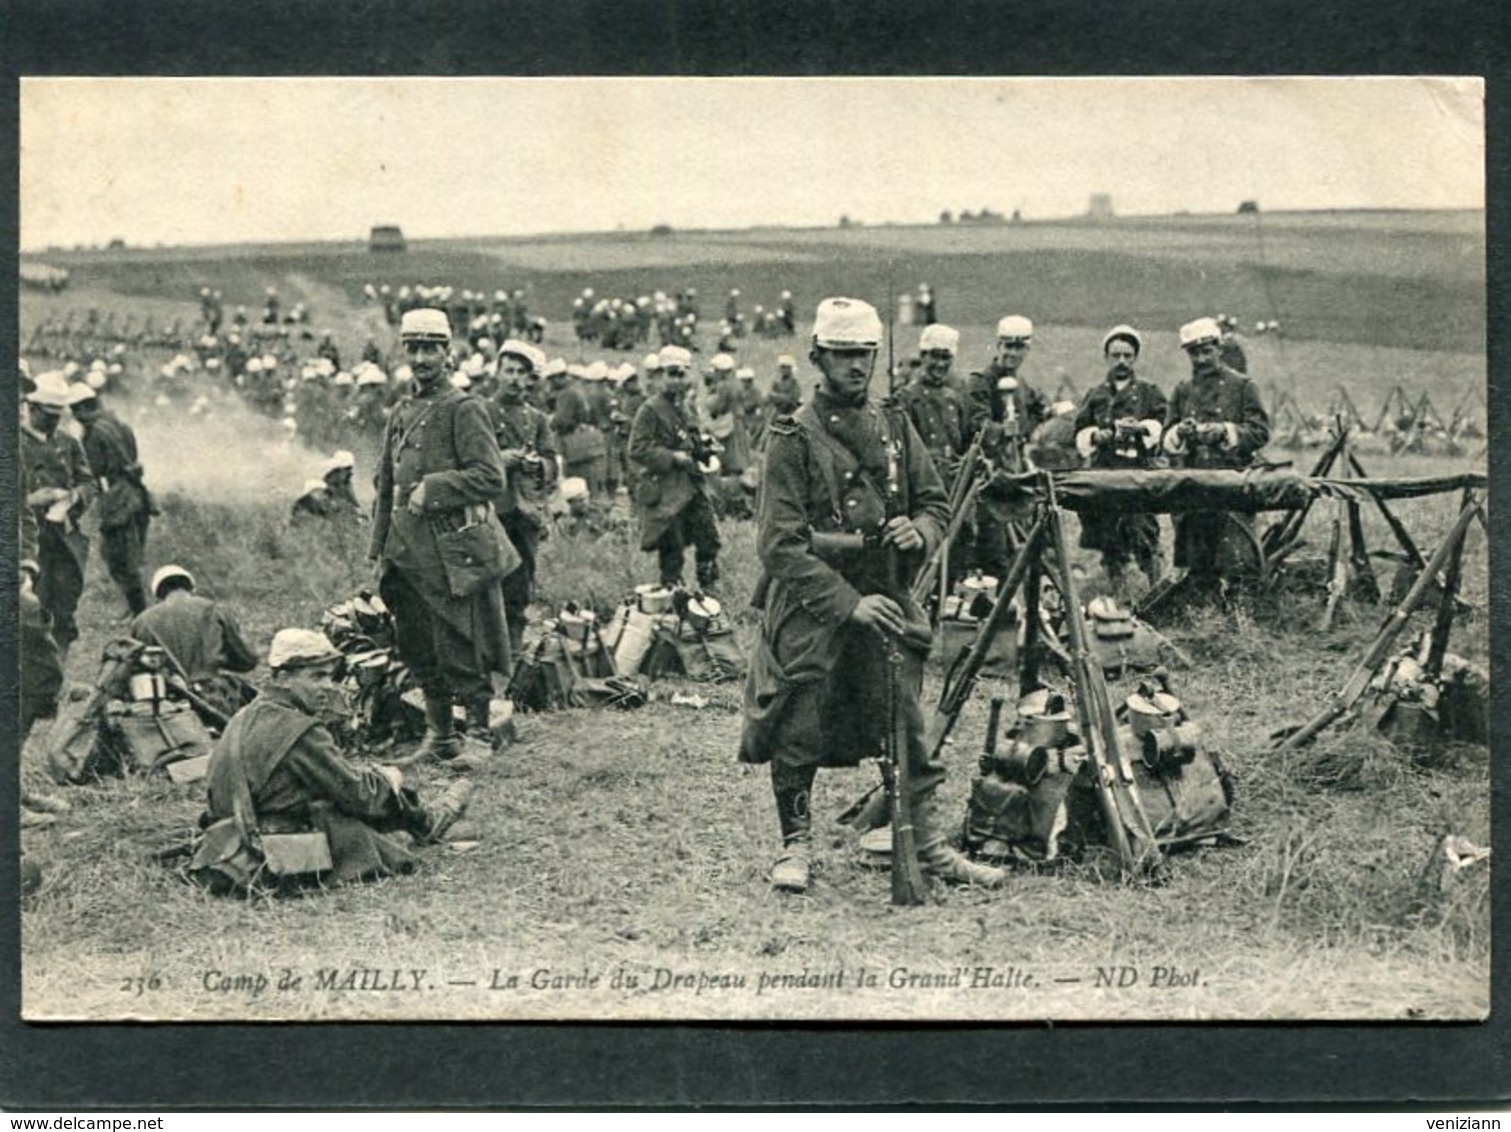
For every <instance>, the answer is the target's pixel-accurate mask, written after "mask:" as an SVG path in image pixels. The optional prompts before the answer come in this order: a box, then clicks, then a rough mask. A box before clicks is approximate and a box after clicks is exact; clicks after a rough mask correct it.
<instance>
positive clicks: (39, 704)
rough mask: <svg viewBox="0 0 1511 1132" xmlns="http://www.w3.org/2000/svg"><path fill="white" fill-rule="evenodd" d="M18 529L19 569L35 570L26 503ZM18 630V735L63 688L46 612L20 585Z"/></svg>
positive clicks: (25, 487) (33, 522)
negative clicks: (19, 727)
mask: <svg viewBox="0 0 1511 1132" xmlns="http://www.w3.org/2000/svg"><path fill="white" fill-rule="evenodd" d="M21 476H22V479H21V491H22V495H23V498H24V496H25V494H26V493H27V492H29V491H30V490H31V483H30V480H29V477H28V475H27V471H26V468H25V467H23V468H22V469H21ZM20 514H21V523H20V526H21V529H20V542H19V546H18V549H19V558H20V566H21V568H22V569H29V570H31V571H32V572H33V573H36V571H37V568H38V567H37V517H36V515H35V514H33V513H32V509H31V508H30V507H27V506H24V505H23V506H22V507H21V508H20ZM17 614H18V616H17V620H18V621H19V623H20V634H19V642H18V643H19V645H20V648H19V650H18V651H19V657H20V664H19V665H18V669H19V671H18V672H17V673H16V676H17V683H18V684H19V685H20V691H21V738H20V741H21V742H22V743H24V742H26V736H27V734H28V733H29V732H30V731H31V726H32V724H33V723H35V722H36V721H37V720H39V719H46V718H48V717H49V716H51V715H53V714H54V713H55V712H56V711H57V704H58V693H59V692H61V691H62V690H63V666H62V664H61V663H60V661H59V658H58V645H57V642H56V641H54V640H53V638H52V625H51V624H50V623H49V622H48V619H47V612H46V611H45V610H44V609H43V608H42V603H41V601H39V600H38V598H37V595H36V592H35V590H34V589H22V591H21V594H20V600H19V602H18V603H17Z"/></svg>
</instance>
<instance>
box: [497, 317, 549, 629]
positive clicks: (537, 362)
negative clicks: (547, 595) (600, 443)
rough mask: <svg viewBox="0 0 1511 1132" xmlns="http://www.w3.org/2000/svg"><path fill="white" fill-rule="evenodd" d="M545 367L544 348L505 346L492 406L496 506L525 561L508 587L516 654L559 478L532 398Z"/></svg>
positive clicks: (543, 419)
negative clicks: (498, 489)
mask: <svg viewBox="0 0 1511 1132" xmlns="http://www.w3.org/2000/svg"><path fill="white" fill-rule="evenodd" d="M545 368H546V354H545V351H544V350H542V349H541V348H540V347H539V346H536V345H534V344H532V343H530V342H522V341H520V340H519V339H518V338H510V339H508V340H507V341H506V342H504V344H503V345H502V346H500V347H499V358H498V395H497V397H496V398H495V399H494V400H493V401H491V402H489V406H488V408H489V413H490V415H491V417H492V419H493V435H494V436H495V437H496V438H497V439H498V447H499V454H500V455H501V456H502V458H503V461H504V475H505V482H504V490H503V492H502V493H501V494H500V495H499V497H498V499H497V500H496V501H495V503H494V507H495V509H496V510H497V511H498V516H499V520H500V521H501V522H502V523H503V525H504V532H505V533H506V534H507V535H508V536H509V541H510V542H511V543H512V544H513V545H514V549H515V550H516V551H517V552H518V553H519V559H520V564H519V568H518V569H516V570H514V571H512V572H511V573H510V574H509V576H508V577H506V578H505V579H504V582H503V596H504V619H505V621H506V622H507V623H508V626H509V643H510V645H511V647H512V648H514V649H516V650H517V649H519V648H521V647H522V646H523V644H524V632H525V624H526V617H525V610H526V609H527V607H528V606H529V604H530V600H531V598H532V596H533V593H534V587H535V563H536V559H537V557H538V555H539V553H540V537H541V532H542V530H543V529H544V527H545V521H546V500H547V498H548V497H549V496H550V494H551V490H552V488H553V487H554V486H555V484H556V478H557V473H558V468H557V455H556V436H555V434H554V433H553V432H552V431H551V422H550V419H549V418H548V417H547V416H546V414H545V413H543V412H541V411H540V410H539V409H537V408H536V407H535V406H534V405H532V404H530V402H529V399H528V398H529V396H530V394H531V393H532V392H534V388H535V385H536V383H537V382H538V381H539V379H540V374H541V371H542V370H544V369H545Z"/></svg>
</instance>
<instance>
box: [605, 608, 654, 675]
mask: <svg viewBox="0 0 1511 1132" xmlns="http://www.w3.org/2000/svg"><path fill="white" fill-rule="evenodd" d="M625 609H626V613H625V617H624V626H623V628H622V629H621V631H620V633H619V640H618V642H617V643H616V645H615V647H614V671H615V672H616V673H617V674H618V675H620V676H633V675H635V674H636V673H637V672H639V671H640V664H641V662H642V661H643V660H645V654H646V653H647V652H649V651H650V647H651V641H652V640H653V639H654V638H655V633H656V618H655V617H654V616H652V615H651V614H649V613H647V612H645V610H644V609H641V608H639V607H637V606H633V605H627V606H625Z"/></svg>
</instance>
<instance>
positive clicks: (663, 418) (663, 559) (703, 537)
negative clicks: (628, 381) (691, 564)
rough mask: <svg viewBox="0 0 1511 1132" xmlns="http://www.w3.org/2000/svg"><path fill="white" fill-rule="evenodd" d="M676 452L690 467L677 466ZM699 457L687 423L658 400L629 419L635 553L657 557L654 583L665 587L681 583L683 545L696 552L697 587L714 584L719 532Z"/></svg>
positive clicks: (698, 442) (694, 434)
mask: <svg viewBox="0 0 1511 1132" xmlns="http://www.w3.org/2000/svg"><path fill="white" fill-rule="evenodd" d="M678 452H686V453H687V454H688V455H689V456H691V457H692V459H693V461H694V463H693V465H692V466H689V467H679V466H678V465H677V463H676V460H675V457H676V454H677V453H678ZM702 455H703V451H702V443H701V440H700V438H699V435H698V432H697V430H696V428H695V426H694V424H693V422H692V421H691V420H690V419H689V417H688V415H687V414H686V413H685V412H684V410H683V409H682V407H681V406H679V405H676V404H673V403H672V401H670V400H669V399H668V398H667V397H665V396H664V395H660V394H658V395H657V396H655V397H652V398H650V400H648V401H646V403H645V404H644V405H642V406H641V407H640V411H639V412H638V413H636V414H635V423H634V424H633V425H632V426H631V427H630V464H631V466H632V467H633V468H634V471H635V478H634V483H633V486H632V498H633V500H634V503H635V511H636V515H637V517H638V518H639V520H640V549H641V550H645V551H655V552H656V553H657V555H658V558H659V563H660V568H661V579H660V580H661V582H662V583H663V584H666V585H679V584H681V581H682V566H683V557H684V552H685V550H686V547H687V546H688V544H689V543H690V544H692V546H693V547H694V549H695V551H696V553H697V561H698V582H699V584H700V585H703V586H711V585H712V584H713V583H714V582H715V581H717V580H718V574H719V568H718V555H719V547H720V542H719V528H718V525H717V524H716V523H715V522H714V514H713V508H712V506H711V505H710V503H709V499H708V489H707V485H706V484H705V483H704V480H703V473H702V471H701V470H699V468H698V467H697V463H696V462H697V460H698V459H699V458H700V457H701V456H702Z"/></svg>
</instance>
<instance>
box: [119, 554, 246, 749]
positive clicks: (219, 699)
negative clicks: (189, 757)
mask: <svg viewBox="0 0 1511 1132" xmlns="http://www.w3.org/2000/svg"><path fill="white" fill-rule="evenodd" d="M150 589H151V590H152V596H153V598H154V600H155V601H156V603H157V604H155V605H153V606H151V607H150V608H148V609H146V610H145V611H143V612H142V613H140V614H138V615H137V616H136V617H135V618H134V619H133V620H132V622H131V635H132V636H133V637H135V638H136V639H137V640H139V641H142V642H144V643H146V644H149V645H157V646H158V647H159V648H161V649H163V650H164V651H165V652H167V654H168V656H169V657H170V658H171V662H172V666H173V669H174V670H175V671H176V672H177V673H178V674H179V675H180V676H182V677H183V679H184V680H185V682H187V683H188V685H189V689H190V691H192V692H194V693H195V694H196V695H198V696H199V697H200V698H201V699H203V700H205V701H206V702H208V703H209V704H210V705H211V706H212V707H213V708H215V709H216V710H217V711H219V712H220V713H221V715H223V716H229V715H231V714H233V713H234V712H235V711H236V710H237V709H238V708H240V707H241V706H242V705H243V704H244V703H246V702H247V701H248V700H249V699H251V696H252V690H251V688H250V686H249V685H248V684H247V683H246V681H245V680H243V679H241V678H240V677H239V676H237V675H236V673H240V672H250V671H252V669H254V668H256V667H257V654H256V653H254V652H253V651H252V649H251V647H250V646H249V645H248V644H247V642H246V638H244V637H243V636H242V634H241V626H240V624H239V623H238V622H237V620H236V616H235V615H234V614H233V613H232V612H231V611H230V610H229V609H227V608H226V607H225V606H223V605H221V604H220V603H219V602H217V601H212V600H211V599H210V598H207V597H203V596H201V595H200V594H197V593H195V592H194V591H195V581H194V575H192V574H191V573H189V571H188V570H186V569H184V568H183V567H182V566H179V565H177V564H174V563H169V564H168V565H166V566H162V567H159V568H158V570H157V572H156V573H154V574H153V575H152V583H151V586H150ZM207 722H209V721H207Z"/></svg>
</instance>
